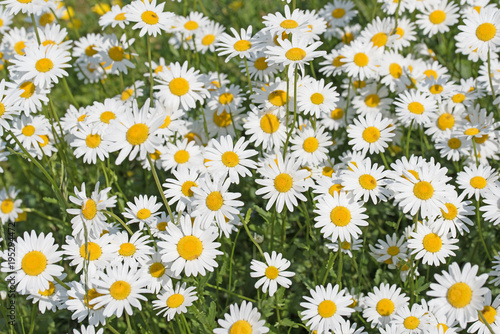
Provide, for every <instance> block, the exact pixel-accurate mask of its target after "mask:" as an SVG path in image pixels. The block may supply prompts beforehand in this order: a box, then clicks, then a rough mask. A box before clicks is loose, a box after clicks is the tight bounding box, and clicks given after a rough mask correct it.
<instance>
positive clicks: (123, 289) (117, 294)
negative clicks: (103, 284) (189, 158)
mask: <svg viewBox="0 0 500 334" xmlns="http://www.w3.org/2000/svg"><path fill="white" fill-rule="evenodd" d="M131 291H132V287H131V286H130V284H129V283H128V282H125V281H116V282H114V283H113V284H111V287H110V288H109V294H110V295H111V297H113V298H114V299H115V300H124V299H126V298H127V297H128V296H129V295H130V292H131Z"/></svg>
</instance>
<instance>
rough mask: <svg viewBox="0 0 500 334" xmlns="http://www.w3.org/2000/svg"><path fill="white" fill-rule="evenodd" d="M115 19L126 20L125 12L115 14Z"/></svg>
mask: <svg viewBox="0 0 500 334" xmlns="http://www.w3.org/2000/svg"><path fill="white" fill-rule="evenodd" d="M115 21H125V13H119V14H118V15H116V16H115Z"/></svg>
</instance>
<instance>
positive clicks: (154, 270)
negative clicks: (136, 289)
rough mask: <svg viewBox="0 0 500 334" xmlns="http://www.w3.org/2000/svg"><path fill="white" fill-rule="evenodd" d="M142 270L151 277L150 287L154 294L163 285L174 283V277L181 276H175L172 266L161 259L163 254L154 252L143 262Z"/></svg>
mask: <svg viewBox="0 0 500 334" xmlns="http://www.w3.org/2000/svg"><path fill="white" fill-rule="evenodd" d="M142 271H143V274H144V276H147V277H149V279H150V281H149V284H148V289H149V291H151V292H152V293H154V294H157V293H159V292H160V290H162V288H163V287H165V286H168V285H169V284H170V286H171V285H172V278H177V279H178V278H180V277H178V276H175V275H174V273H173V272H172V270H170V266H169V265H168V264H167V263H165V262H163V261H162V260H161V254H160V253H159V252H154V253H153V254H152V255H151V256H149V257H148V258H147V260H146V261H145V262H144V263H142Z"/></svg>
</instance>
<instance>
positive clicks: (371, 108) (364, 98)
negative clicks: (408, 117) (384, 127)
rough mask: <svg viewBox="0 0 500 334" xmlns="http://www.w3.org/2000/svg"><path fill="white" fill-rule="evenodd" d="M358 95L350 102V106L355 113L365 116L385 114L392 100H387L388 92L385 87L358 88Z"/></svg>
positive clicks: (370, 85)
mask: <svg viewBox="0 0 500 334" xmlns="http://www.w3.org/2000/svg"><path fill="white" fill-rule="evenodd" d="M358 94H359V95H356V96H355V97H354V99H353V100H352V106H353V107H354V109H355V110H356V113H358V114H361V115H362V116H366V115H367V114H376V113H382V114H384V115H385V114H387V111H388V110H389V108H390V105H391V102H392V99H391V98H388V95H389V91H388V90H387V88H386V87H385V86H382V87H380V88H379V87H378V86H377V84H375V83H373V84H369V85H366V86H365V87H363V88H359V90H358Z"/></svg>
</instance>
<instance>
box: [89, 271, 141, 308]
mask: <svg viewBox="0 0 500 334" xmlns="http://www.w3.org/2000/svg"><path fill="white" fill-rule="evenodd" d="M148 281H149V278H148V277H145V276H144V275H143V274H142V271H138V270H137V267H136V265H135V264H134V265H132V266H129V265H127V264H122V263H118V264H116V265H114V266H108V267H106V271H105V273H103V275H102V276H101V277H100V278H98V279H94V281H93V283H94V284H95V286H96V288H95V289H96V292H97V293H99V294H101V295H100V296H97V297H95V298H94V299H93V302H94V308H95V309H98V308H100V307H104V311H103V314H104V316H105V317H110V316H112V315H116V316H117V317H121V316H122V314H123V311H124V310H125V312H126V313H127V314H128V315H132V314H133V310H132V306H134V307H136V308H138V309H139V311H140V310H142V307H141V302H140V300H144V301H146V300H147V298H146V297H144V296H143V294H145V293H148V292H150V291H149V290H148V289H147V288H146V286H147V284H148Z"/></svg>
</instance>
